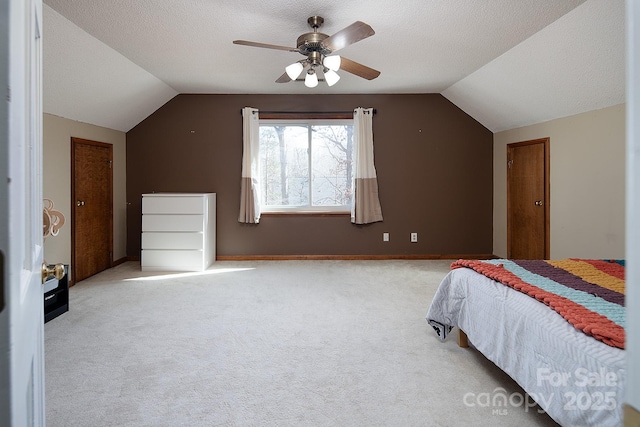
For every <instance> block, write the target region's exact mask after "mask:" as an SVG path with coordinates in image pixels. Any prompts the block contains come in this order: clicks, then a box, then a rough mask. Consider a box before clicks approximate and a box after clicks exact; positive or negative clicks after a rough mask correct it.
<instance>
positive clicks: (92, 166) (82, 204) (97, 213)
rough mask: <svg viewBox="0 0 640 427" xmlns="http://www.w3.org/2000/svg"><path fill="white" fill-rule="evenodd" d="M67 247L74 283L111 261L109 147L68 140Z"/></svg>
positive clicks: (111, 170)
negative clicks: (69, 234)
mask: <svg viewBox="0 0 640 427" xmlns="http://www.w3.org/2000/svg"><path fill="white" fill-rule="evenodd" d="M71 146H72V149H71V150H72V155H71V157H72V159H71V169H72V170H71V173H72V180H71V194H72V197H71V202H72V206H71V208H72V209H71V213H72V214H71V241H72V245H73V247H72V248H71V252H72V255H71V257H72V260H71V269H72V271H73V274H72V277H73V279H74V283H75V282H79V281H80V280H83V279H86V278H87V277H90V276H93V275H94V274H96V273H99V272H101V271H103V270H106V269H107V268H110V267H111V265H112V261H113V259H112V258H113V185H112V182H113V169H112V165H113V146H112V145H111V144H105V143H102V142H96V141H88V140H85V139H80V138H71Z"/></svg>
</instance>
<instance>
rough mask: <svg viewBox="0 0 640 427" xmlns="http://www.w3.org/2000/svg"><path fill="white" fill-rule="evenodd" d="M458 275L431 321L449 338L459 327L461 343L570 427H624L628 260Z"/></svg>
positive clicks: (493, 264)
mask: <svg viewBox="0 0 640 427" xmlns="http://www.w3.org/2000/svg"><path fill="white" fill-rule="evenodd" d="M451 267H452V270H451V271H450V272H449V273H448V274H447V276H446V277H445V278H444V279H443V280H442V282H441V283H440V285H439V287H438V290H437V291H436V294H435V296H434V299H433V301H432V302H431V305H430V307H429V310H428V312H427V316H426V318H427V322H428V323H429V325H431V326H432V327H433V329H434V331H435V333H436V334H437V336H438V337H439V338H440V339H441V340H445V339H447V338H448V337H449V336H450V335H451V332H453V328H457V330H458V343H459V345H461V346H466V343H467V340H468V342H470V343H471V344H472V346H473V347H475V348H476V349H477V350H478V351H480V352H481V353H482V354H484V356H485V357H487V358H488V359H489V360H491V361H492V362H493V363H495V364H496V365H497V366H498V367H499V368H500V369H502V370H503V371H505V372H506V373H507V374H508V375H509V376H511V377H512V378H513V379H514V380H515V381H516V382H517V383H518V384H519V385H520V386H521V387H522V388H523V389H524V391H525V392H526V393H527V394H528V395H529V396H530V397H531V398H533V400H535V401H536V402H537V403H538V405H539V406H540V408H541V409H542V410H544V411H545V412H547V413H548V414H549V416H551V418H553V419H554V420H555V421H556V422H558V423H559V424H560V425H563V426H576V425H580V426H620V425H622V403H623V390H624V380H625V352H624V338H625V335H624V316H625V313H624V262H623V261H616V260H584V259H566V260H557V261H549V260H547V261H543V260H535V261H534V260H527V261H514V260H501V259H497V260H486V261H476V260H458V261H456V262H454V263H453V264H452V266H451ZM492 403H493V404H495V405H496V406H499V405H501V404H504V405H508V404H509V401H508V400H507V399H503V400H500V399H499V398H496V399H492ZM495 409H500V408H499V407H497V408H495Z"/></svg>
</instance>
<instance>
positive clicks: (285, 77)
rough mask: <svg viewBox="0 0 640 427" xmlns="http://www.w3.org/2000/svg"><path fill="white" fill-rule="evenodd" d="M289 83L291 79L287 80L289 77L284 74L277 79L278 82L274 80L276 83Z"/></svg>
mask: <svg viewBox="0 0 640 427" xmlns="http://www.w3.org/2000/svg"><path fill="white" fill-rule="evenodd" d="M290 81H291V79H290V78H289V75H288V74H287V73H286V72H285V73H284V74H283V75H281V76H280V77H278V80H276V83H289V82H290Z"/></svg>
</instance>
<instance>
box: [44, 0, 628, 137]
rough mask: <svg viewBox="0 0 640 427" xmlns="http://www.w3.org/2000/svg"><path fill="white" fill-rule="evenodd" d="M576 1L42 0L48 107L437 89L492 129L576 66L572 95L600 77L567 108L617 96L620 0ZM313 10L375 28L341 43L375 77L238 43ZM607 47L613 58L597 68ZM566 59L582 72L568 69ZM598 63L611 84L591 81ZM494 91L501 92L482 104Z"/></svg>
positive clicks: (130, 117)
mask: <svg viewBox="0 0 640 427" xmlns="http://www.w3.org/2000/svg"><path fill="white" fill-rule="evenodd" d="M583 3H584V0H483V1H470V0H447V1H435V0H433V1H426V0H403V1H389V0H386V1H383V0H368V1H351V2H345V1H344V0H324V1H314V0H309V1H306V2H300V1H293V0H273V1H268V2H267V1H254V0H232V1H229V0H217V1H214V0H192V1H175V0H137V1H135V2H132V1H129V0H111V1H104V0H45V4H46V5H48V6H49V7H45V16H44V18H45V19H44V28H45V38H44V91H45V93H44V106H45V111H46V112H49V113H52V114H56V115H60V116H63V117H68V118H72V119H76V120H81V121H85V122H88V123H93V124H98V125H101V126H106V127H111V128H114V129H119V130H124V131H126V130H129V129H131V127H133V126H135V124H137V123H138V122H139V121H141V120H143V119H144V118H145V117H146V116H148V115H149V114H151V113H152V112H153V111H155V109H157V108H159V107H160V106H161V105H162V104H163V103H164V102H166V101H167V100H169V99H171V97H173V96H175V95H176V94H177V93H294V94H307V93H313V94H317V93H443V94H444V95H445V96H447V97H448V98H449V99H450V100H452V101H453V102H454V103H456V104H457V105H459V106H460V107H461V108H462V109H463V110H465V111H467V112H468V113H469V114H471V115H472V116H474V117H475V118H476V119H477V120H478V121H480V123H482V124H483V125H485V126H486V127H487V128H489V129H490V130H493V131H495V130H502V129H508V128H510V127H513V126H514V124H515V125H522V124H529V123H535V122H536V121H539V117H542V116H541V113H544V112H545V111H547V110H548V108H547V105H545V103H553V102H554V99H553V98H554V97H555V96H556V92H555V91H557V89H558V88H563V87H564V85H565V83H567V84H569V83H570V82H571V81H575V80H576V78H578V79H584V80H585V81H584V85H577V86H576V85H574V86H575V87H574V88H573V89H572V90H571V92H572V93H571V94H572V95H573V92H579V91H581V90H583V88H584V87H585V86H586V87H589V85H591V86H597V87H598V88H600V89H601V90H600V91H599V92H598V93H596V94H595V95H591V97H592V98H593V97H596V98H598V99H597V100H595V102H593V100H587V101H580V100H579V101H577V102H576V103H577V104H580V105H579V107H578V108H577V109H576V110H575V111H574V110H572V108H571V106H569V107H568V108H565V109H563V110H562V111H561V112H560V114H564V115H569V114H574V113H577V112H581V111H578V110H579V109H580V108H586V109H587V110H588V109H593V108H590V105H591V104H592V105H596V106H595V107H594V108H602V107H604V106H608V105H605V104H607V103H609V105H614V104H617V103H622V102H624V0H589V1H587V2H586V3H584V4H583ZM603 14H604V16H603ZM312 15H321V16H323V17H324V18H325V23H324V25H323V27H322V28H321V31H322V32H324V33H326V34H329V35H331V34H333V33H335V32H336V31H338V30H340V29H342V28H344V27H346V26H347V25H349V24H351V23H353V22H354V21H357V20H361V21H364V22H366V23H368V24H369V25H371V26H372V27H373V29H374V30H375V31H376V34H375V35H374V36H372V37H370V38H367V39H365V40H363V41H360V42H358V43H356V44H353V45H351V46H348V47H346V48H344V49H342V50H340V51H339V53H340V54H341V55H343V56H346V57H348V58H350V59H352V60H355V61H358V62H361V63H363V64H365V65H368V66H370V67H373V68H375V69H377V70H380V71H381V75H380V77H378V78H377V79H375V80H372V81H368V80H364V79H361V78H359V77H356V76H353V75H350V74H348V73H346V72H344V71H342V72H339V74H340V75H341V77H342V79H341V80H340V81H339V82H338V83H337V84H336V85H335V86H333V87H327V86H326V85H325V84H323V83H322V82H321V83H320V85H318V87H316V88H314V89H309V88H306V87H305V86H304V85H303V84H302V83H299V82H290V83H286V84H279V83H275V80H276V78H278V77H279V76H280V75H281V74H282V73H283V70H284V67H285V66H286V65H288V64H290V63H292V62H294V61H296V60H298V59H301V58H302V56H301V55H299V54H297V53H291V52H286V51H278V50H269V49H259V48H254V47H247V46H238V45H234V44H233V43H232V41H233V40H235V39H244V40H250V41H256V42H263V43H271V44H277V45H284V46H292V47H295V41H296V38H297V37H298V36H299V35H300V34H302V33H305V32H308V31H310V29H309V27H308V25H307V23H306V20H307V18H308V17H309V16H312ZM555 27H559V28H555ZM554 28H555V29H554ZM603 33H604V34H605V35H606V37H604V38H603V39H602V40H600V38H601V36H602V34H603ZM599 40H600V41H599ZM610 43H617V44H619V45H616V46H611V45H610ZM573 52H576V54H575V55H572V53H573ZM611 52H613V54H612V53H611ZM603 54H606V55H604V56H603ZM574 56H576V57H578V58H574ZM585 56H586V58H585ZM528 58H529V59H528ZM534 58H535V60H531V59H534ZM603 59H606V60H607V61H609V62H610V66H608V67H604V68H603V67H596V68H598V70H597V71H598V72H597V73H591V72H590V71H589V68H590V67H593V66H594V63H599V62H601V61H602V60H603ZM574 60H575V62H576V64H577V65H575V66H579V67H580V68H581V71H580V73H579V74H578V75H576V74H575V73H574V74H570V75H567V72H569V73H571V72H572V70H574V68H573V67H574V64H573V61H574ZM570 61H571V62H572V63H571V64H564V65H563V66H559V64H558V62H560V63H562V62H570ZM620 62H621V63H620ZM560 65H562V64H560ZM549 66H551V68H550V69H549V68H548V67H549ZM536 69H538V71H537V72H536V71H534V70H536ZM558 72H563V73H565V74H558ZM603 72H607V73H609V76H610V78H611V79H614V80H615V82H613V83H611V82H609V83H608V84H604V85H603V82H601V81H589V79H591V78H592V77H593V78H601V77H602V73H603ZM618 80H620V82H618ZM603 86H604V87H603ZM610 86H616V87H614V88H612V87H610ZM620 86H621V87H622V95H620V93H618V92H619V87H620ZM520 89H522V90H524V91H525V92H524V94H527V95H528V94H529V93H533V94H540V93H541V92H544V91H545V90H548V91H551V92H548V99H547V100H546V101H544V102H541V105H537V104H536V105H531V106H528V107H522V109H523V110H525V111H523V112H520V111H519V110H517V111H514V110H513V104H514V103H518V102H521V101H522V99H521V100H517V99H514V98H517V96H518V91H519V90H520ZM514 91H515V92H514ZM605 91H606V92H608V93H607V94H601V93H600V92H605ZM487 94H489V95H490V96H489V98H487ZM491 96H494V97H496V98H497V99H496V101H495V102H488V101H491V99H492V98H491ZM503 98H505V99H503ZM602 98H604V99H606V100H605V101H603V99H602ZM590 102H591V104H589V103H590ZM564 103H565V104H566V103H568V104H571V102H570V101H566V100H565V101H564ZM96 104H98V105H96ZM587 104H589V105H587ZM498 107H500V108H498ZM498 110H499V111H498ZM583 111H586V110H583ZM512 112H513V113H516V114H515V116H514V115H512ZM549 118H554V117H549ZM547 119H548V118H547Z"/></svg>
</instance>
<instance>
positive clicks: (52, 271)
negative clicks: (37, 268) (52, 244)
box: [42, 262, 65, 284]
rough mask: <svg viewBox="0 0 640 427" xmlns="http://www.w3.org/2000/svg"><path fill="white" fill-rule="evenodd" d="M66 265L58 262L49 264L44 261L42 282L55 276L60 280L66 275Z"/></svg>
mask: <svg viewBox="0 0 640 427" xmlns="http://www.w3.org/2000/svg"><path fill="white" fill-rule="evenodd" d="M64 274H65V271H64V265H62V264H56V265H52V266H48V265H47V264H45V263H44V262H43V263H42V283H43V284H44V282H46V281H47V280H48V279H49V278H50V277H55V278H56V279H58V280H60V279H62V278H63V277H64Z"/></svg>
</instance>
